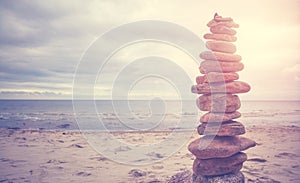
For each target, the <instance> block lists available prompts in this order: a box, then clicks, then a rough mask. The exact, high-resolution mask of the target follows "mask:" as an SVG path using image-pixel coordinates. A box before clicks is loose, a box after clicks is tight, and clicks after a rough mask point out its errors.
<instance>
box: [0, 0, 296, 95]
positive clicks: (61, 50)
mask: <svg viewBox="0 0 300 183" xmlns="http://www.w3.org/2000/svg"><path fill="white" fill-rule="evenodd" d="M299 3H300V2H299V1H291V2H289V3H287V2H286V1H284V0H279V1H276V2H274V1H270V0H267V1H264V2H260V1H247V2H239V1H233V0H229V1H228V2H226V4H224V3H220V2H219V1H216V0H213V1H209V2H205V3H204V2H203V1H193V2H189V3H186V2H183V1H171V0H167V1H157V0H149V1H135V0H127V1H122V0H101V1H82V0H74V1H60V0H53V1H51V2H48V1H37V0H15V1H0V86H1V90H2V91H9V92H12V93H5V92H4V93H0V97H1V96H5V97H8V96H12V97H13V96H15V95H18V96H19V97H21V96H23V97H25V98H26V96H27V97H29V96H30V97H34V96H43V97H46V96H49V97H53V98H55V97H58V98H61V97H67V98H68V97H69V98H70V95H69V94H70V92H71V90H72V82H73V76H74V71H75V68H76V66H77V64H78V61H79V59H80V57H81V55H82V53H83V52H84V51H85V50H86V48H87V47H88V45H89V44H90V43H91V42H92V41H93V40H94V39H95V38H96V37H98V36H100V35H101V34H102V33H104V32H105V31H108V30H110V29H111V28H113V27H115V26H118V25H120V24H124V23H127V22H132V21H137V20H143V19H157V20H165V21H170V22H174V23H177V24H180V25H183V26H185V27H187V28H188V29H190V30H192V31H193V32H195V33H197V34H198V35H199V36H200V37H201V36H202V35H203V34H204V33H206V32H207V31H208V28H207V27H206V26H205V24H206V23H207V21H208V20H209V19H210V18H212V16H213V14H214V13H215V12H216V11H217V12H219V13H220V14H222V15H224V16H232V17H233V18H234V19H235V20H236V21H237V22H238V23H239V24H240V25H241V27H240V28H239V29H238V41H237V43H236V45H237V47H238V51H239V53H240V54H241V55H242V57H243V58H245V59H244V60H243V62H244V63H245V70H244V71H243V72H241V78H242V79H245V80H246V81H249V82H251V83H253V85H254V86H257V87H258V88H256V89H257V91H270V92H273V91H276V90H279V89H280V88H281V85H282V83H285V84H290V82H289V81H290V77H291V78H293V79H295V80H296V81H299V74H298V73H299V66H298V65H295V60H299V57H298V56H297V55H299V54H298V52H299V48H300V44H299V43H300V42H299V39H300V37H299V34H298V33H299V31H300V27H299V23H300V13H299V11H298V7H299V6H300V4H299ZM237 7H239V8H237ZM265 7H268V8H267V9H266V8H265ZM254 9H255V13H253V10H254ZM157 30H160V31H162V28H161V27H157ZM146 31H147V28H146V27H145V32H146ZM145 32H144V33H145ZM135 33H136V32H135V31H134V30H131V31H129V32H127V33H124V34H122V35H120V36H121V37H117V36H116V37H115V39H121V38H124V37H128V36H130V34H135ZM162 36H165V37H167V38H174V39H176V38H178V35H177V34H176V32H173V31H170V32H165V34H162ZM192 41H193V40H191V42H192ZM110 44H113V42H112V40H107V44H106V46H107V47H108V46H109V45H110ZM194 44H195V43H194ZM105 48H106V47H105ZM105 48H103V49H105ZM103 49H99V50H97V51H99V53H98V54H102V51H104V50H103ZM151 53H156V54H157V55H163V56H164V55H167V56H170V55H173V57H175V58H176V59H177V60H181V61H178V63H179V65H180V66H181V67H182V68H185V70H187V72H189V73H192V74H191V75H195V74H194V73H197V72H198V68H197V66H191V65H189V63H187V62H185V58H184V57H182V56H179V55H178V54H175V53H174V52H172V51H171V52H169V51H165V50H164V48H163V47H157V48H155V47H147V46H141V47H140V48H138V49H131V50H130V48H129V49H125V50H123V51H122V50H120V54H118V55H116V57H114V58H113V60H112V61H111V62H110V63H109V65H107V66H108V69H106V70H105V69H104V70H103V72H102V74H103V78H104V81H103V82H102V83H99V84H100V85H99V87H100V88H110V83H111V82H112V80H113V79H114V76H115V75H116V74H117V73H118V71H119V69H120V68H122V66H124V64H126V63H127V62H126V61H128V60H130V59H136V58H138V57H143V56H147V55H151ZM166 53H167V54H166ZM173 53H174V54H173ZM176 59H174V60H176ZM177 60H176V61H177ZM85 67H86V68H85V70H83V71H84V73H82V74H85V75H87V77H86V78H90V77H88V76H90V75H91V74H94V73H92V72H91V70H92V69H93V68H96V67H98V65H96V64H90V65H86V66H85ZM283 68H286V69H283ZM143 69H147V66H132V68H131V69H130V70H129V71H128V72H130V73H132V74H133V75H134V74H135V75H138V74H139V73H141V72H143ZM282 70H284V72H282ZM166 71H168V72H172V71H170V70H168V69H167V68H166ZM278 73H283V74H281V75H280V74H278ZM173 74H174V75H176V73H173ZM123 77H124V81H126V75H125V76H123ZM278 77H280V78H279V79H278ZM105 78H106V79H105ZM274 78H276V79H277V80H276V79H274ZM288 78H289V79H288ZM264 81H270V83H272V85H271V84H270V86H267V87H266V85H265V84H264V83H263V82H264ZM151 82H152V81H151V80H149V81H147V82H146V84H148V85H149V86H151ZM251 83H250V84H251ZM152 84H153V83H152ZM123 85H126V83H123ZM159 87H161V88H164V86H162V85H160V86H159ZM150 89H151V87H144V89H143V90H140V92H139V94H137V93H136V95H141V96H142V93H144V94H145V95H149V92H150V93H151V91H147V90H150ZM289 89H291V90H296V89H297V88H296V86H295V85H290V86H289ZM13 91H16V92H20V91H23V92H24V93H22V92H21V93H19V94H18V93H15V94H14V93H13ZM254 91H255V90H254ZM26 92H28V93H26ZM34 92H41V93H42V94H40V95H38V93H35V94H34ZM46 92H49V93H46ZM51 92H53V93H54V94H55V95H54V94H53V95H51ZM285 92H286V95H287V96H289V94H290V93H289V91H285ZM59 93H61V95H59ZM161 93H163V91H162V92H161ZM100 94H105V95H106V94H107V90H104V91H103V93H100ZM258 95H259V97H263V96H261V95H260V94H256V96H258ZM266 95H268V94H265V96H266ZM274 96H275V94H274ZM252 97H253V98H255V92H253V96H252Z"/></svg>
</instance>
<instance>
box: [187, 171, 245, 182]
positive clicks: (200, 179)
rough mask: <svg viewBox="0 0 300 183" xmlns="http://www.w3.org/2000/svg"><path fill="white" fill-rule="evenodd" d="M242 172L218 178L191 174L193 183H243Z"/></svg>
mask: <svg viewBox="0 0 300 183" xmlns="http://www.w3.org/2000/svg"><path fill="white" fill-rule="evenodd" d="M244 182H245V177H244V175H243V174H242V172H237V173H230V174H225V175H218V176H197V175H195V174H193V183H244Z"/></svg>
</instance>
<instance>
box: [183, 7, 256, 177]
mask: <svg viewBox="0 0 300 183" xmlns="http://www.w3.org/2000/svg"><path fill="white" fill-rule="evenodd" d="M207 26H208V27H209V28H210V31H211V33H208V34H205V35H204V38H205V39H208V41H207V42H206V47H207V48H208V49H209V50H210V51H204V52H202V53H201V54H200V58H201V59H203V61H202V62H201V64H200V68H199V69H200V73H201V74H203V75H202V76H198V77H197V78H196V82H197V85H194V86H192V92H193V93H196V94H201V96H200V97H199V98H198V99H197V106H198V108H199V109H200V110H201V111H208V112H207V113H206V114H204V115H203V116H202V117H201V118H200V122H201V124H200V125H199V126H198V128H197V131H198V134H199V135H203V136H201V137H200V138H199V139H197V140H195V141H193V142H192V143H191V144H190V145H189V147H188V149H189V151H190V152H191V153H192V154H193V155H195V156H196V158H195V160H194V164H193V173H194V174H193V180H194V182H244V176H243V174H242V173H241V172H240V170H241V169H242V166H243V162H245V161H246V160H247V155H246V154H245V153H243V152H241V151H244V150H246V149H248V148H250V147H254V146H255V145H256V143H255V142H254V141H253V140H250V139H248V138H245V137H242V136H240V135H242V134H244V133H245V127H244V125H243V124H241V123H240V122H237V121H234V119H237V118H239V117H240V116H241V114H240V113H239V112H238V111H237V110H238V109H239V108H240V107H241V103H240V99H239V97H238V96H237V95H235V94H238V93H246V92H248V91H249V90H250V86H249V85H248V84H247V83H245V82H242V81H236V80H238V79H239V75H238V74H237V72H238V71H241V70H243V68H244V65H243V63H242V62H241V59H242V58H241V56H239V55H237V54H234V53H235V52H236V46H235V45H234V44H233V43H232V42H235V41H236V39H237V38H236V37H235V34H236V31H235V30H234V29H233V28H238V27H239V25H238V24H236V23H235V22H234V21H233V19H232V18H228V17H227V18H224V17H221V16H219V15H218V14H217V13H216V14H215V16H214V18H213V20H211V21H210V22H209V23H208V24H207Z"/></svg>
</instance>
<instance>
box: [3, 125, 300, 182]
mask: <svg viewBox="0 0 300 183" xmlns="http://www.w3.org/2000/svg"><path fill="white" fill-rule="evenodd" d="M114 135H115V137H116V138H119V139H123V140H126V141H127V142H128V143H136V142H155V141H157V140H159V139H163V138H165V136H166V132H154V133H126V132H122V133H115V134H114ZM197 136H198V135H197V134H196V133H195V134H194V135H193V137H191V140H192V139H195V138H197ZM244 136H246V137H249V138H251V139H253V140H255V141H256V142H257V146H256V147H254V148H251V149H249V150H247V151H245V152H246V153H247V154H248V161H246V162H245V163H244V168H243V169H242V172H243V173H244V175H245V177H246V182H284V183H286V182H300V146H299V144H300V127H294V126H290V127H287V126H286V127H283V126H280V127H275V126H274V127H268V126H257V127H251V128H248V129H247V133H246V135H244ZM174 145H176V143H175V144H174ZM187 145H188V143H186V144H185V145H184V146H183V147H182V148H181V150H180V151H178V152H176V153H175V154H173V155H172V156H170V157H168V158H166V159H164V158H165V157H162V156H158V155H157V156H156V158H158V159H159V158H162V159H164V160H163V161H160V162H157V163H154V164H150V165H140V166H132V165H130V166H128V165H126V164H120V163H116V162H114V161H111V160H110V159H108V158H106V157H104V156H102V155H101V154H99V153H98V152H96V151H95V150H94V149H93V148H92V147H91V146H90V145H89V144H88V143H87V141H86V139H85V138H84V137H83V136H82V134H81V133H80V132H78V131H70V130H55V131H54V130H52V131H51V130H48V131H46V130H22V129H19V130H12V129H0V182H117V183H121V182H152V183H154V182H168V181H169V180H170V179H171V177H172V176H173V175H175V174H177V173H179V172H183V171H185V170H189V171H190V170H191V167H192V163H193V158H194V157H193V155H192V154H191V153H190V152H188V150H187ZM162 148H163V147H162ZM120 151H126V148H125V149H124V148H123V149H120ZM152 155H153V154H149V156H152Z"/></svg>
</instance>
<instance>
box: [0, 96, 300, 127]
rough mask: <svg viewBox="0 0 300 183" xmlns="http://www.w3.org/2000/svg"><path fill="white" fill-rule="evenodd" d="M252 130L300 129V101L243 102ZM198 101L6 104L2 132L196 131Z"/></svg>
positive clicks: (1, 110) (0, 113) (1, 108)
mask: <svg viewBox="0 0 300 183" xmlns="http://www.w3.org/2000/svg"><path fill="white" fill-rule="evenodd" d="M239 112H241V113H242V117H241V118H238V119H237V121H239V122H241V123H243V124H244V125H245V126H246V127H250V126H266V125H267V126H300V101H242V107H241V108H240V109H239ZM203 114H204V112H201V111H199V110H198V109H197V107H196V102H195V101H175V100H167V101H160V100H157V101H156V100H152V101H148V100H128V101H127V100H97V101H85V100H82V101H72V100H0V128H9V129H40V130H58V129H64V130H83V129H88V130H109V131H131V130H133V131H134V130H137V131H148V130H153V131H155V130H157V131H164V130H174V129H176V130H193V129H195V128H196V126H198V125H199V118H200V116H201V115H203Z"/></svg>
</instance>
